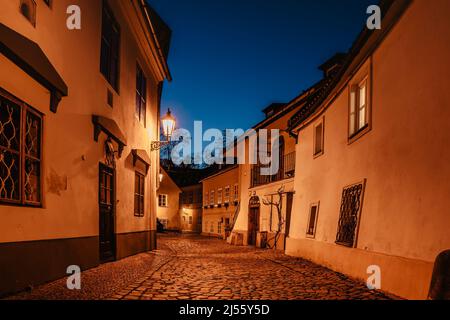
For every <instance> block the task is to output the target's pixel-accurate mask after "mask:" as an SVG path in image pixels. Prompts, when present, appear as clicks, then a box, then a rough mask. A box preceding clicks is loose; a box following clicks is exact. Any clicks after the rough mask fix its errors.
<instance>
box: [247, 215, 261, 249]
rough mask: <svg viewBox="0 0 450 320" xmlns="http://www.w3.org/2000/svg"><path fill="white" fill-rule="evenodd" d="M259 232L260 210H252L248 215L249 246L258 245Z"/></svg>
mask: <svg viewBox="0 0 450 320" xmlns="http://www.w3.org/2000/svg"><path fill="white" fill-rule="evenodd" d="M258 231H259V208H250V209H249V214H248V244H249V245H251V246H254V245H256V236H257V234H258Z"/></svg>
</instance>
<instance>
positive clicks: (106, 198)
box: [99, 164, 116, 262]
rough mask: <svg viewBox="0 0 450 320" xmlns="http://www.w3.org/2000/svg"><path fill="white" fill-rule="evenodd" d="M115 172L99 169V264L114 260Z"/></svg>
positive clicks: (108, 169)
mask: <svg viewBox="0 0 450 320" xmlns="http://www.w3.org/2000/svg"><path fill="white" fill-rule="evenodd" d="M115 194H116V192H115V171H114V169H112V168H110V167H107V166H105V165H104V164H100V169H99V241H100V262H109V261H113V260H115V255H116V253H115V251H116V250H115V228H114V226H115V217H114V209H115V208H114V202H115Z"/></svg>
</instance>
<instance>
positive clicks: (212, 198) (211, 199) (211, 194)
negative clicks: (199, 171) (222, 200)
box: [209, 190, 216, 206]
mask: <svg viewBox="0 0 450 320" xmlns="http://www.w3.org/2000/svg"><path fill="white" fill-rule="evenodd" d="M215 203H216V198H215V191H214V190H211V191H210V192H209V205H210V206H213V205H215Z"/></svg>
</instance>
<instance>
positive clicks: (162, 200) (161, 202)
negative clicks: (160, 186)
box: [158, 194, 167, 207]
mask: <svg viewBox="0 0 450 320" xmlns="http://www.w3.org/2000/svg"><path fill="white" fill-rule="evenodd" d="M158 206H160V207H167V194H160V195H159V196H158Z"/></svg>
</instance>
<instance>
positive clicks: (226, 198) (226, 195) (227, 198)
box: [223, 186, 230, 204]
mask: <svg viewBox="0 0 450 320" xmlns="http://www.w3.org/2000/svg"><path fill="white" fill-rule="evenodd" d="M223 202H224V203H225V204H228V203H230V186H226V187H225V193H224V197H223Z"/></svg>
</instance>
